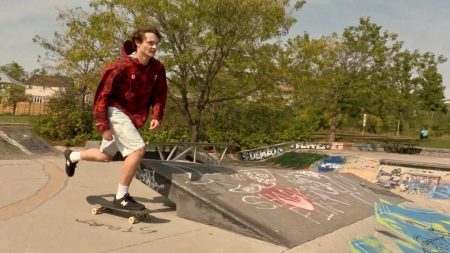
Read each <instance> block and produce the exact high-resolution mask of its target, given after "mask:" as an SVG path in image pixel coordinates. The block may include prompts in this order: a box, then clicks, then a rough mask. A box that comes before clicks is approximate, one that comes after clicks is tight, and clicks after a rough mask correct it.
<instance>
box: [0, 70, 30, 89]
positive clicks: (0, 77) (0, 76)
mask: <svg viewBox="0 0 450 253" xmlns="http://www.w3.org/2000/svg"><path fill="white" fill-rule="evenodd" d="M9 85H16V86H19V87H23V88H25V87H26V85H25V84H24V83H22V82H19V81H17V80H16V79H14V78H12V77H10V76H9V75H7V74H6V73H4V72H2V71H0V89H2V88H4V87H6V86H9Z"/></svg>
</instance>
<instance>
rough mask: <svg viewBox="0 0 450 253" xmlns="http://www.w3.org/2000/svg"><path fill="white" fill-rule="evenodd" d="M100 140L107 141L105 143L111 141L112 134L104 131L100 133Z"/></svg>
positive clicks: (109, 131)
mask: <svg viewBox="0 0 450 253" xmlns="http://www.w3.org/2000/svg"><path fill="white" fill-rule="evenodd" d="M102 138H103V139H105V140H107V141H112V140H113V134H112V131H111V129H108V130H106V131H105V132H103V133H102Z"/></svg>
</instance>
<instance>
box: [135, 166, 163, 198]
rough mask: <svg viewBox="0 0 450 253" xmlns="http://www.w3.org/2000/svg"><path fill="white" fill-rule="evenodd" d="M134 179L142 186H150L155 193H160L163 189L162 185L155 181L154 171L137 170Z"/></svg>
mask: <svg viewBox="0 0 450 253" xmlns="http://www.w3.org/2000/svg"><path fill="white" fill-rule="evenodd" d="M136 178H137V179H138V180H140V181H141V182H143V183H144V184H146V185H148V186H150V188H152V189H153V190H155V191H157V192H158V191H160V190H163V189H164V184H163V183H158V181H157V180H156V170H154V169H151V168H148V169H141V168H140V169H138V171H137V172H136Z"/></svg>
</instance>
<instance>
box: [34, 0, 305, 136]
mask: <svg viewBox="0 0 450 253" xmlns="http://www.w3.org/2000/svg"><path fill="white" fill-rule="evenodd" d="M303 3H304V1H296V2H295V5H294V6H293V7H294V8H295V9H299V8H301V6H302V5H303ZM91 6H92V7H93V8H94V10H95V11H94V13H93V14H91V15H87V16H84V15H85V14H83V12H80V11H79V10H72V11H71V12H69V17H71V19H70V22H68V25H69V28H70V29H69V31H71V29H72V28H73V26H75V27H83V29H84V27H88V28H89V29H87V31H89V32H91V33H88V32H83V33H81V35H82V36H81V37H79V38H78V37H77V36H66V35H69V34H63V35H60V36H58V35H57V41H55V43H53V44H51V43H47V41H45V40H43V39H41V38H39V37H37V38H36V41H37V42H39V43H40V44H41V45H42V46H44V47H46V48H47V49H49V50H50V51H51V52H55V53H57V55H58V56H60V57H61V56H62V58H63V59H66V60H68V62H73V63H79V62H80V61H78V60H76V59H74V58H73V57H69V56H70V54H68V52H71V50H72V49H73V48H74V47H75V45H77V44H81V45H84V44H86V46H83V47H82V49H83V50H81V51H79V52H78V54H77V55H81V54H82V53H84V54H87V55H88V57H87V58H82V59H83V60H86V59H90V60H95V59H97V60H98V59H101V58H106V56H105V57H99V56H98V55H96V54H97V53H96V52H106V53H108V52H114V51H113V50H111V47H110V45H112V44H114V43H113V42H117V41H118V40H123V38H124V37H125V35H126V34H129V33H130V32H131V31H132V30H133V29H134V28H135V27H137V26H142V25H145V24H148V23H154V24H156V25H157V26H158V27H159V28H160V30H161V32H162V33H163V35H164V40H163V41H162V43H161V45H160V50H161V51H162V53H161V58H162V60H163V62H164V63H165V65H166V68H167V72H168V76H169V79H170V84H171V85H170V89H171V92H170V94H171V97H170V99H171V102H172V103H174V104H175V105H176V106H177V107H178V109H179V110H181V111H182V112H183V116H184V117H185V122H186V125H188V126H189V128H190V130H191V141H197V140H198V137H199V132H200V129H201V126H202V123H203V118H204V113H205V110H206V109H207V108H208V107H211V106H212V105H213V104H220V103H222V102H223V101H226V100H230V99H242V98H245V97H246V96H247V95H248V94H250V93H252V92H254V91H255V90H258V89H259V87H261V86H263V84H262V83H260V82H258V83H256V82H251V83H250V84H248V83H246V82H243V81H240V82H238V81H237V80H236V79H234V80H233V78H230V76H232V74H237V75H238V76H240V77H242V76H244V77H245V78H247V79H255V76H258V75H260V74H261V71H264V70H265V69H262V70H261V69H256V66H257V67H261V66H262V65H261V64H255V62H258V60H257V59H258V53H261V49H262V47H263V46H265V44H267V42H269V41H270V40H273V39H274V38H276V37H278V36H281V35H283V34H285V33H286V32H287V30H288V29H289V27H290V26H291V25H292V24H293V22H294V21H295V20H294V18H293V17H292V16H291V15H290V13H289V10H288V8H290V1H288V0H277V1H273V0H263V1H261V0H248V1H244V2H242V1H237V0H225V1H220V0H207V1H193V0H188V1H172V0H162V1H138V0H127V1H124V0H113V1H109V0H108V1H107V0H96V1H92V3H91ZM83 29H82V30H83ZM104 32H106V34H104ZM107 36H110V37H112V39H111V40H107ZM58 40H59V41H60V42H59V41H58ZM68 40H70V41H68ZM105 41H106V42H105ZM110 41H111V43H112V44H110V43H109V42H110ZM56 42H58V43H56ZM105 43H106V45H105ZM115 46H116V47H118V43H116V44H115ZM67 47H68V48H67ZM109 55H114V54H111V53H110V54H109ZM90 64H92V63H90ZM94 65H96V64H94ZM68 66H71V65H70V64H69V65H68ZM83 69H85V70H89V69H90V68H86V67H85V68H83ZM89 71H90V70H89ZM78 73H85V72H81V71H78ZM230 80H232V81H231V82H225V81H230Z"/></svg>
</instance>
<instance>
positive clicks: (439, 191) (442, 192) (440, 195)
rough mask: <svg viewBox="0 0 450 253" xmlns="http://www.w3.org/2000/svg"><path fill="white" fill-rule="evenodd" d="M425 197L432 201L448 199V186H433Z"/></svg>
mask: <svg viewBox="0 0 450 253" xmlns="http://www.w3.org/2000/svg"><path fill="white" fill-rule="evenodd" d="M427 196H428V197H429V198H432V199H450V184H445V185H435V186H434V187H433V188H432V189H431V190H430V191H429V192H428V194H427Z"/></svg>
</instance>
